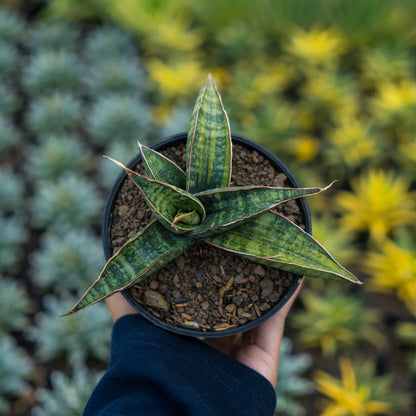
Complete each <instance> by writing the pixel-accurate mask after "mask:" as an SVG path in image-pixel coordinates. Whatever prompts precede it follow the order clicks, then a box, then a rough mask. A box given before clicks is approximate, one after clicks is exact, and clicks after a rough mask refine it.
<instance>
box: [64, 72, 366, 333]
mask: <svg viewBox="0 0 416 416" xmlns="http://www.w3.org/2000/svg"><path fill="white" fill-rule="evenodd" d="M110 159H111V158H110ZM111 160H113V159H111ZM113 161H114V160H113ZM114 162H115V163H116V164H117V165H119V166H120V167H121V168H122V169H123V172H122V173H121V175H120V176H119V178H118V179H117V181H116V182H115V184H114V186H113V189H112V192H111V193H110V196H109V198H108V201H107V206H106V210H105V215H104V221H103V244H104V251H105V255H106V259H107V263H106V265H105V266H104V269H103V271H102V272H101V274H100V275H99V277H98V279H97V280H96V281H95V282H94V283H93V284H92V286H91V287H90V288H89V289H88V290H87V292H86V293H85V294H84V295H83V296H82V298H81V299H80V300H79V302H78V303H77V304H76V305H75V306H74V307H73V308H72V310H71V311H69V312H68V314H71V313H74V312H77V311H79V310H81V309H83V308H85V307H86V306H89V305H92V304H94V303H96V302H98V301H100V300H102V299H105V298H107V297H108V296H111V295H112V294H114V293H116V292H122V293H123V294H124V296H125V297H126V298H127V299H128V301H129V302H130V303H131V304H132V305H133V306H134V307H135V308H136V309H137V310H138V311H139V312H140V313H141V314H142V315H144V316H145V317H146V318H148V319H150V320H151V321H152V322H154V323H155V324H157V325H159V326H161V327H163V328H165V329H168V330H172V331H175V332H178V333H181V334H185V335H193V336H198V337H200V336H203V337H210V336H216V337H218V336H227V335H231V334H235V333H239V332H244V331H246V330H248V329H250V328H252V327H254V326H255V325H258V324H260V323H261V322H263V321H264V320H265V319H267V318H268V317H270V316H271V315H272V314H274V313H275V312H277V311H278V310H279V309H280V308H281V307H282V306H283V305H284V304H285V303H286V302H287V300H288V299H289V298H290V297H291V296H292V295H293V293H294V292H295V290H296V288H297V287H298V285H299V284H300V281H301V280H302V276H304V275H305V276H311V277H317V278H326V279H336V280H346V281H350V282H353V283H360V281H359V280H358V279H357V277H356V276H354V275H353V274H352V273H351V272H349V271H348V270H346V269H345V268H344V267H343V266H341V265H340V264H339V263H338V262H337V261H336V260H335V259H334V258H333V257H332V256H331V255H330V254H329V253H328V251H327V250H326V249H325V248H324V247H322V245H321V244H319V243H318V242H317V241H316V240H314V239H313V238H312V236H311V235H310V232H311V224H310V215H309V209H308V206H307V204H306V200H305V197H307V196H310V195H314V194H317V193H319V192H321V191H324V190H325V189H326V188H318V187H314V188H300V187H299V185H298V183H297V181H296V179H295V178H294V176H293V174H292V173H291V172H290V171H289V170H288V168H287V167H286V166H285V165H284V164H283V163H282V162H281V161H280V160H279V159H278V158H277V157H276V156H274V155H273V154H271V153H270V152H269V151H267V150H266V149H264V148H263V147H261V146H259V145H258V144H256V143H255V142H252V141H251V140H248V139H245V138H242V137H240V136H235V135H232V134H231V131H230V125H229V121H228V117H227V113H226V111H225V109H224V106H223V103H222V100H221V97H220V94H219V92H218V90H217V88H216V86H215V84H214V82H213V80H212V78H211V77H210V76H209V77H208V79H207V81H206V83H205V84H204V86H203V87H202V88H201V90H200V92H199V95H198V97H197V100H196V103H195V106H194V109H193V112H192V116H191V122H190V128H189V131H188V133H185V134H179V135H176V136H172V137H171V138H169V139H168V140H164V141H162V142H161V143H159V144H157V145H155V146H153V147H152V148H150V147H146V146H143V145H142V144H140V143H139V154H138V155H137V156H136V157H135V158H134V159H133V160H132V161H131V162H130V163H129V164H128V165H127V166H124V165H122V164H121V163H120V162H117V161H114Z"/></svg>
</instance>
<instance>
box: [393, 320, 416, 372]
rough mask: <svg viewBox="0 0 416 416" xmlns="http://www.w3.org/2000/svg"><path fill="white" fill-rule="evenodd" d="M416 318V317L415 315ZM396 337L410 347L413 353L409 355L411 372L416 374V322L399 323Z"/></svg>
mask: <svg viewBox="0 0 416 416" xmlns="http://www.w3.org/2000/svg"><path fill="white" fill-rule="evenodd" d="M415 318H416V315H415ZM396 335H397V337H398V338H399V340H400V341H401V342H402V343H403V344H404V345H406V346H409V347H410V349H411V353H410V354H409V368H410V371H411V372H412V373H413V374H415V373H416V322H399V323H398V325H397V326H396Z"/></svg>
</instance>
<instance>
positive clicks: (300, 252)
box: [205, 211, 361, 283]
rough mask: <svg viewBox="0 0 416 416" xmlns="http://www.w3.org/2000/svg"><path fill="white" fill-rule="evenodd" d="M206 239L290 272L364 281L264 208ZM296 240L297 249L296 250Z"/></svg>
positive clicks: (302, 232) (299, 231)
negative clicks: (238, 223)
mask: <svg viewBox="0 0 416 416" xmlns="http://www.w3.org/2000/svg"><path fill="white" fill-rule="evenodd" d="M205 241H207V242H208V243H210V244H212V245H214V246H216V247H220V248H222V249H224V250H227V251H230V252H233V253H236V254H240V255H243V256H245V257H248V258H250V259H251V260H253V261H256V262H258V263H262V264H265V265H268V266H272V267H276V268H278V269H282V270H286V271H289V272H293V273H298V274H307V275H308V276H312V277H325V278H328V279H335V280H343V279H346V280H349V281H351V282H354V283H361V282H360V281H359V280H358V278H357V277H356V276H354V275H353V274H352V273H351V272H349V271H348V270H346V269H345V268H344V267H342V266H341V265H340V264H339V263H338V262H337V261H336V260H335V259H334V258H333V257H332V256H331V255H330V254H329V253H328V252H327V251H326V250H325V249H324V248H323V247H322V246H321V245H320V244H319V243H318V242H317V241H316V240H314V239H313V238H312V236H310V235H309V234H308V233H306V232H305V231H303V230H302V229H301V228H300V227H298V226H297V225H295V224H294V223H293V222H291V221H290V220H288V219H287V218H285V217H283V216H282V215H280V214H278V213H275V212H269V211H267V212H264V213H262V214H261V215H259V216H257V217H255V218H253V219H251V220H250V221H248V222H246V223H245V224H243V225H241V226H239V227H236V228H234V229H232V230H229V231H226V232H224V233H220V234H215V235H214V236H210V237H208V238H206V239H205ZM294 242H296V246H297V250H296V251H295V250H293V244H294Z"/></svg>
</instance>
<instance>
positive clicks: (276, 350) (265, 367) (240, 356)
mask: <svg viewBox="0 0 416 416" xmlns="http://www.w3.org/2000/svg"><path fill="white" fill-rule="evenodd" d="M300 288H301V285H300V286H299V287H298V289H297V290H296V292H295V293H294V295H293V296H292V297H291V299H290V300H289V301H288V302H287V303H286V304H285V305H284V306H283V308H282V309H280V310H279V311H278V312H277V313H276V314H274V315H273V316H272V317H270V318H269V319H268V320H267V321H265V322H263V323H262V324H260V325H259V326H257V327H255V328H253V329H251V330H250V331H247V332H244V333H243V334H242V335H241V337H240V338H239V339H238V342H236V337H235V336H230V337H223V338H208V339H206V340H205V342H206V343H207V344H209V345H211V346H212V347H214V348H216V349H218V350H219V351H221V352H223V353H224V354H226V355H228V356H230V357H232V358H234V359H236V360H237V361H240V362H241V363H243V364H245V365H246V366H248V367H250V368H252V369H253V370H255V371H257V372H258V373H260V374H261V375H262V376H264V377H265V378H266V379H267V380H269V381H270V383H271V384H272V385H273V387H275V386H276V381H277V370H278V366H279V354H280V345H281V342H282V337H283V329H284V325H285V320H286V316H287V314H288V313H289V310H290V308H291V307H292V305H293V302H294V301H295V299H296V297H297V295H298V294H299V291H300Z"/></svg>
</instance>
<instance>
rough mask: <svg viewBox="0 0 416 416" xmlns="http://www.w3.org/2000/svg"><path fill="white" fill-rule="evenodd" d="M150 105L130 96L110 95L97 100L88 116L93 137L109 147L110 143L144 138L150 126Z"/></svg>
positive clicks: (94, 140)
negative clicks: (148, 106)
mask: <svg viewBox="0 0 416 416" xmlns="http://www.w3.org/2000/svg"><path fill="white" fill-rule="evenodd" d="M148 120H149V114H148V108H147V106H146V105H145V104H144V103H143V101H142V100H141V99H140V98H138V97H136V96H130V95H120V94H109V95H105V96H103V97H101V98H99V99H98V100H97V102H96V103H95V104H94V105H93V107H92V109H91V111H90V114H89V115H88V120H87V128H88V132H89V134H90V137H91V140H92V141H93V142H94V143H96V144H99V145H102V146H105V145H107V144H108V143H110V142H117V141H122V142H128V141H131V140H133V141H135V138H137V140H142V138H143V137H145V136H146V135H147V133H148V128H149V122H148Z"/></svg>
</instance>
